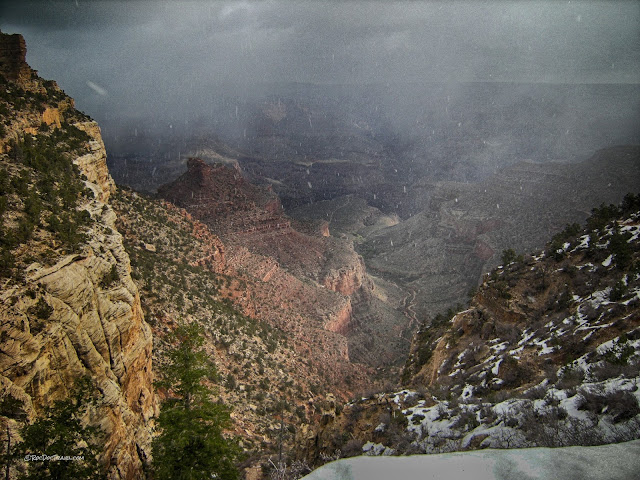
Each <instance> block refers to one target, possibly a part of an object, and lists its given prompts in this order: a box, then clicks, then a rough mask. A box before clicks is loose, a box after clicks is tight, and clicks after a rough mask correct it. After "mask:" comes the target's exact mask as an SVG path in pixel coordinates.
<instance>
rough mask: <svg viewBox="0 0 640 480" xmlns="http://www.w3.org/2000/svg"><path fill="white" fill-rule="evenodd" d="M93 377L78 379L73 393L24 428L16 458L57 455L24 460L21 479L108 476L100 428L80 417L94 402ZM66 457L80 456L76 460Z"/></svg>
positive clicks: (20, 474) (19, 475)
mask: <svg viewBox="0 0 640 480" xmlns="http://www.w3.org/2000/svg"><path fill="white" fill-rule="evenodd" d="M93 392H95V390H94V388H93V385H92V382H91V379H90V378H88V377H85V378H82V379H80V380H78V381H77V382H76V385H75V387H74V391H73V394H72V395H71V396H70V398H68V399H66V400H58V401H56V402H54V404H53V405H52V406H50V407H47V409H46V410H45V414H44V416H42V417H39V418H38V419H37V420H35V421H34V422H33V423H32V424H27V425H25V426H24V427H23V428H22V430H21V432H20V433H21V436H22V442H20V443H18V444H17V445H16V447H15V451H14V455H15V456H16V457H17V459H24V458H26V457H27V456H28V455H36V456H38V455H47V456H48V457H55V456H59V457H62V459H55V458H47V459H42V458H36V459H32V461H26V462H25V464H24V465H25V469H24V470H23V471H22V472H20V473H19V474H18V478H19V479H32V478H33V479H67V478H73V479H100V478H105V475H104V473H103V472H102V470H101V468H100V465H99V463H98V454H99V449H98V448H97V446H96V443H97V442H96V435H97V433H98V429H97V428H95V427H90V426H86V425H83V422H82V420H81V417H82V416H83V415H84V413H85V412H86V409H87V407H88V406H89V405H90V404H91V403H92V402H93V401H94V399H93V395H92V393H93ZM65 457H80V458H76V459H73V460H69V459H64V458H65Z"/></svg>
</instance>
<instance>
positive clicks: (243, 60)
mask: <svg viewBox="0 0 640 480" xmlns="http://www.w3.org/2000/svg"><path fill="white" fill-rule="evenodd" d="M1 18H2V21H1V24H0V25H1V26H0V28H1V29H2V30H3V31H4V32H7V33H14V32H19V33H22V34H23V35H24V36H25V38H26V40H27V45H28V49H29V53H28V61H29V62H30V64H31V65H32V66H33V67H34V68H36V69H38V70H39V71H40V74H41V75H42V76H44V77H47V78H55V79H57V80H58V81H59V83H60V84H61V85H62V86H63V88H65V89H66V90H67V91H68V92H69V93H70V94H71V95H73V96H75V97H77V100H78V103H79V105H80V106H81V108H82V104H83V102H84V101H85V100H87V103H88V104H89V105H92V104H99V103H100V102H106V101H111V102H117V103H119V104H121V105H122V106H123V108H126V105H130V103H131V101H132V100H133V99H138V100H142V101H143V102H146V103H147V104H149V105H150V104H152V103H155V102H157V101H158V99H161V98H167V97H173V98H177V99H178V101H179V102H180V101H190V102H191V101H194V100H193V99H189V98H187V97H188V96H184V95H182V94H181V93H180V92H181V91H182V90H185V89H186V90H188V91H192V92H196V94H197V92H199V91H200V89H203V88H204V89H206V88H208V87H209V86H212V85H217V84H222V83H225V82H226V83H232V84H252V83H260V82H309V83H320V84H326V83H335V84H343V83H354V84H368V83H391V84H395V83H399V82H450V81H456V82H460V81H509V82H532V83H537V82H546V83H638V82H639V80H640V61H639V59H640V3H638V2H631V1H622V2H594V1H567V2H559V1H511V2H509V1H493V2H482V1H473V2H463V1H454V2H443V1H432V2H420V1H402V2H383V1H380V2H375V1H346V2H345V1H333V2H331V1H325V2H319V1H263V2H258V1H241V2H204V1H200V2H182V1H179V2H150V1H130V2H118V1H108V2H100V1H96V2H86V1H81V0H78V1H66V2H4V3H3V6H2V14H1ZM89 85H93V86H98V87H99V89H101V90H96V89H95V88H93V87H91V86H89ZM100 92H107V94H106V95H104V94H101V93H100ZM98 97H99V98H98ZM138 108H140V107H139V106H138Z"/></svg>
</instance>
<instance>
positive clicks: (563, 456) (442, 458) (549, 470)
mask: <svg viewBox="0 0 640 480" xmlns="http://www.w3.org/2000/svg"><path fill="white" fill-rule="evenodd" d="M304 478H305V479H307V480H383V479H398V480H400V479H402V480H430V479H434V480H435V479H437V480H440V479H442V480H449V479H450V480H465V479H470V480H471V479H472V480H513V479H518V480H549V479H553V480H605V479H606V480H631V479H637V478H640V440H634V441H632V442H626V443H618V444H613V445H601V446H598V447H564V448H522V449H516V450H492V449H487V450H476V451H473V452H456V453H443V454H438V455H414V456H409V457H353V458H348V459H343V460H338V461H335V462H332V463H328V464H326V465H324V466H322V467H321V468H319V469H317V470H315V471H314V472H312V473H311V474H309V475H307V476H306V477H304Z"/></svg>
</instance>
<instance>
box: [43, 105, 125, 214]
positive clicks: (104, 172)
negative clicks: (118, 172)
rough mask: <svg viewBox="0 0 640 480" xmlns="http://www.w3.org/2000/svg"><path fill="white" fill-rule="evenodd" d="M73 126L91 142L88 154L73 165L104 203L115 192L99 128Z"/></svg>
mask: <svg viewBox="0 0 640 480" xmlns="http://www.w3.org/2000/svg"><path fill="white" fill-rule="evenodd" d="M45 113H46V111H45ZM75 126H76V127H77V128H79V129H80V130H83V131H85V132H86V133H88V134H89V136H90V137H91V138H92V140H91V141H90V142H89V149H90V152H89V153H87V154H86V155H83V156H81V157H78V158H76V159H74V161H73V163H75V164H76V165H78V167H79V168H80V170H81V171H82V172H83V173H84V174H85V175H86V176H87V180H88V181H89V183H90V184H92V185H96V186H97V187H98V188H97V189H93V190H94V193H95V194H96V195H97V198H98V200H100V201H101V202H103V203H106V202H108V201H109V196H110V195H111V194H112V193H113V192H115V189H116V184H115V182H114V181H113V179H112V178H111V175H109V170H108V168H107V151H106V150H105V148H104V142H103V141H102V136H101V135H100V127H99V126H98V124H97V123H96V122H80V123H76V124H75Z"/></svg>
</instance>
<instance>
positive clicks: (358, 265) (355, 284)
mask: <svg viewBox="0 0 640 480" xmlns="http://www.w3.org/2000/svg"><path fill="white" fill-rule="evenodd" d="M358 260H359V261H357V262H354V263H351V264H348V265H345V266H343V267H341V268H339V269H337V270H333V269H330V270H329V271H328V272H327V274H326V276H325V277H324V278H323V279H322V285H324V286H325V287H326V288H328V289H329V290H333V291H334V292H338V293H341V294H342V295H353V294H354V293H355V292H356V291H357V290H358V289H359V288H360V287H361V286H362V283H363V281H364V279H365V276H366V271H365V268H364V262H363V261H362V258H360V257H358Z"/></svg>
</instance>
